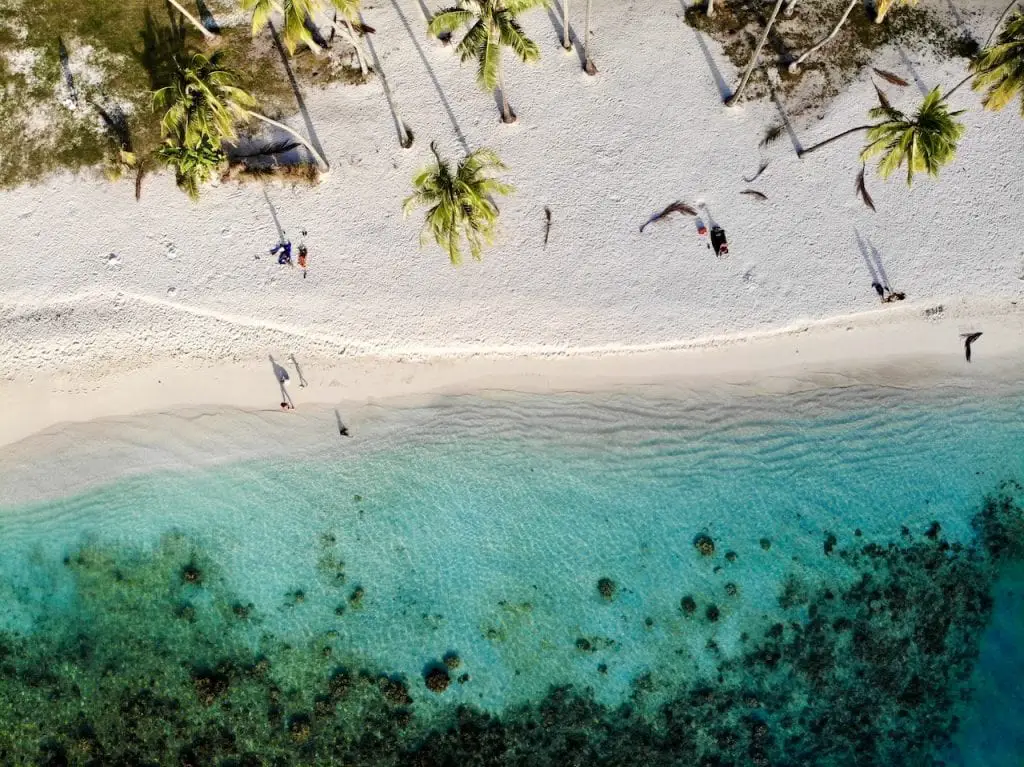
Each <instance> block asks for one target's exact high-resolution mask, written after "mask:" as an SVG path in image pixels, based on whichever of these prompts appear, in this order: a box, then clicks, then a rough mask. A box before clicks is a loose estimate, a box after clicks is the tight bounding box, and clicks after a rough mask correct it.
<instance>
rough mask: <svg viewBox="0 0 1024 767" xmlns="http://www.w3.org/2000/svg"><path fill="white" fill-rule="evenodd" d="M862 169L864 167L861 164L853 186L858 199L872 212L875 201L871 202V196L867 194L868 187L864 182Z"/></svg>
mask: <svg viewBox="0 0 1024 767" xmlns="http://www.w3.org/2000/svg"><path fill="white" fill-rule="evenodd" d="M864 168H865V166H864V165H863V164H862V165H861V166H860V173H858V174H857V182H856V184H855V186H856V188H857V194H859V195H860V198H861V199H862V200H864V204H865V205H867V206H868V207H869V208H871V210H874V209H875V201H874V200H872V199H871V195H870V194H868V187H867V184H866V183H865V182H864Z"/></svg>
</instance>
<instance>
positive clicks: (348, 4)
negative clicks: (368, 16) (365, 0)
mask: <svg viewBox="0 0 1024 767" xmlns="http://www.w3.org/2000/svg"><path fill="white" fill-rule="evenodd" d="M330 2H331V5H333V6H334V8H335V10H337V12H338V14H339V15H340V16H341V21H342V26H341V29H342V33H343V34H344V35H345V37H347V38H348V41H349V43H351V44H352V47H353V48H355V50H356V60H357V61H358V62H359V71H360V72H362V73H363V77H365V76H366V72H367V69H368V67H367V65H366V56H365V55H364V54H363V46H362V44H361V42H360V40H359V35H358V33H357V32H356V25H357V24H358V25H359V26H360V27H361V26H362V22H361V21H360V13H361V12H362V0H330ZM337 28H338V26H337V22H335V29H337Z"/></svg>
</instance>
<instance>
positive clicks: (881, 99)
mask: <svg viewBox="0 0 1024 767" xmlns="http://www.w3.org/2000/svg"><path fill="white" fill-rule="evenodd" d="M871 84H872V85H874V86H875V93H877V94H878V103H879V104H881V105H882V108H883V109H889V110H891V109H892V104H891V103H889V99H888V97H887V96H886V95H885V91H883V90H882V89H881V88H879V87H878V83H876V82H875V81H874V80H872V81H871Z"/></svg>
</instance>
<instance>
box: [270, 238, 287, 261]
mask: <svg viewBox="0 0 1024 767" xmlns="http://www.w3.org/2000/svg"><path fill="white" fill-rule="evenodd" d="M274 254H280V255H278V256H277V263H279V264H281V265H284V264H288V266H291V265H292V243H291V241H290V240H287V239H285V237H284V232H281V241H280V242H279V243H277V245H275V246H274V247H272V248H271V249H270V255H272V256H273V255H274Z"/></svg>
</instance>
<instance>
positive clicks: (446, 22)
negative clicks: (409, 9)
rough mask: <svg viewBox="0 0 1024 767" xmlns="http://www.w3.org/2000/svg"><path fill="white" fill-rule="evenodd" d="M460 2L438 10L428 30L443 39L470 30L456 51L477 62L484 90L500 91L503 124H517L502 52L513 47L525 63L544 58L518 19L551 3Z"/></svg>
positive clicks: (508, 0) (521, 0)
mask: <svg viewBox="0 0 1024 767" xmlns="http://www.w3.org/2000/svg"><path fill="white" fill-rule="evenodd" d="M456 1H457V5H456V6H455V7H453V8H446V9H445V10H443V11H438V12H437V13H436V14H435V15H434V18H433V19H431V21H430V24H429V25H428V26H427V30H428V31H429V32H430V34H432V35H434V36H435V37H440V36H441V35H443V34H445V33H451V32H454V31H455V30H456V29H459V28H460V27H464V26H467V27H469V30H468V31H467V32H466V35H465V36H464V37H463V38H462V42H460V43H459V45H458V47H457V48H456V50H457V51H458V52H459V56H460V57H461V60H462V61H463V62H466V61H469V60H470V59H476V60H477V63H478V65H479V66H478V70H477V82H478V83H479V84H480V87H481V88H483V89H484V90H488V91H495V90H497V91H498V92H500V94H501V119H502V122H506V123H512V122H515V121H516V116H515V113H513V111H512V107H510V106H509V103H508V97H507V96H506V94H505V86H504V77H503V73H502V68H501V49H502V48H503V47H507V48H511V49H512V52H513V53H515V54H516V56H518V57H519V58H520V59H521V60H522V61H524V62H532V61H537V60H538V59H539V58H540V49H539V48H538V47H537V44H536V43H535V42H533V40H531V39H530V38H528V37H527V36H526V34H525V33H524V32H523V29H522V27H520V26H519V22H518V21H517V20H516V16H518V15H519V14H521V13H524V12H525V11H529V10H531V9H533V8H540V7H546V6H547V4H548V0H456Z"/></svg>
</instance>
